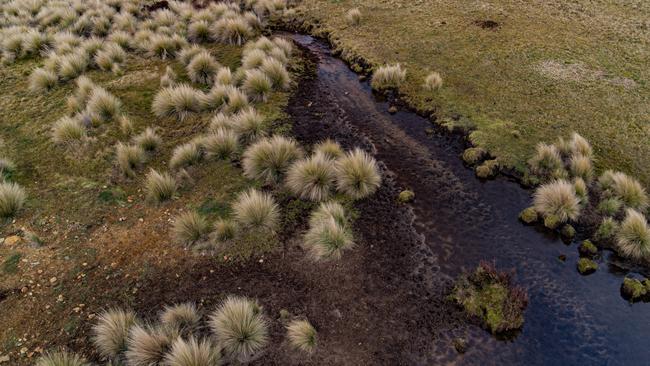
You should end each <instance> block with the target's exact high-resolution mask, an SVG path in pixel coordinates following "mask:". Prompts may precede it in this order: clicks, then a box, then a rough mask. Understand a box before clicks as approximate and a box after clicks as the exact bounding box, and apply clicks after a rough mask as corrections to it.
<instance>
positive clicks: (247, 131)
mask: <svg viewBox="0 0 650 366" xmlns="http://www.w3.org/2000/svg"><path fill="white" fill-rule="evenodd" d="M231 121H232V124H233V126H234V129H235V131H236V132H237V133H238V134H239V137H240V138H241V139H242V141H244V142H253V141H255V140H257V139H259V138H260V137H264V136H266V123H265V121H264V117H263V116H262V115H261V114H259V113H257V111H256V110H255V109H254V108H246V109H244V110H242V111H240V112H239V113H237V114H236V115H235V116H234V117H233V118H232V120H231Z"/></svg>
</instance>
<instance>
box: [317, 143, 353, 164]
mask: <svg viewBox="0 0 650 366" xmlns="http://www.w3.org/2000/svg"><path fill="white" fill-rule="evenodd" d="M344 154H345V153H344V152H343V149H342V148H341V145H339V143H338V142H336V141H333V140H330V139H327V140H325V141H321V142H319V143H318V144H316V145H315V146H314V155H322V156H323V157H324V158H326V159H330V160H336V159H338V158H340V157H342V156H343V155H344Z"/></svg>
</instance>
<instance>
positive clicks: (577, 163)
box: [569, 154, 594, 182]
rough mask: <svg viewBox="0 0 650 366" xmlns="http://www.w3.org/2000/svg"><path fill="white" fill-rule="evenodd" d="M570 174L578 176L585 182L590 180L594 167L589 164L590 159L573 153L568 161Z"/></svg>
mask: <svg viewBox="0 0 650 366" xmlns="http://www.w3.org/2000/svg"><path fill="white" fill-rule="evenodd" d="M569 167H570V170H571V175H572V176H574V177H580V178H582V179H584V180H585V182H591V181H592V179H593V177H594V168H593V166H592V165H591V159H590V158H588V157H586V156H584V155H580V154H576V155H573V156H572V157H571V160H570V161H569Z"/></svg>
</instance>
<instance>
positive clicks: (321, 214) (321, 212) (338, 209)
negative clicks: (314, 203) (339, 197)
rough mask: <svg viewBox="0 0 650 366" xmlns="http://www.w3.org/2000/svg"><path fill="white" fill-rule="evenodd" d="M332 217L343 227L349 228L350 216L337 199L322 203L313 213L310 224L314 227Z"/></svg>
mask: <svg viewBox="0 0 650 366" xmlns="http://www.w3.org/2000/svg"><path fill="white" fill-rule="evenodd" d="M330 219H332V220H334V222H335V223H336V224H337V225H338V226H340V227H342V228H347V227H348V225H349V224H348V216H347V214H346V213H345V208H343V205H341V204H340V203H338V202H336V201H329V202H323V203H321V204H320V206H319V207H318V209H316V210H314V211H313V212H312V213H311V215H310V216H309V226H310V227H312V228H313V227H316V226H318V225H320V224H321V223H323V222H326V221H328V220H330Z"/></svg>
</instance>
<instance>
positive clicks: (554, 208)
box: [533, 180, 580, 223]
mask: <svg viewBox="0 0 650 366" xmlns="http://www.w3.org/2000/svg"><path fill="white" fill-rule="evenodd" d="M533 201H534V203H533V206H534V207H535V210H536V211H537V212H538V213H540V214H541V215H542V216H544V217H545V218H546V217H556V218H557V219H558V220H559V222H560V223H563V222H566V221H568V220H573V221H575V220H576V219H577V218H578V216H579V215H580V201H579V200H578V197H577V196H576V192H575V188H574V187H573V184H571V183H569V182H567V181H565V180H557V181H554V182H551V183H547V184H544V185H542V186H540V187H539V188H538V189H537V191H535V195H534V200H533Z"/></svg>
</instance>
